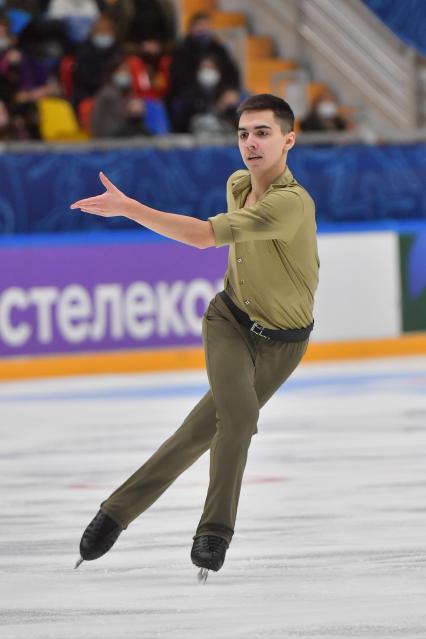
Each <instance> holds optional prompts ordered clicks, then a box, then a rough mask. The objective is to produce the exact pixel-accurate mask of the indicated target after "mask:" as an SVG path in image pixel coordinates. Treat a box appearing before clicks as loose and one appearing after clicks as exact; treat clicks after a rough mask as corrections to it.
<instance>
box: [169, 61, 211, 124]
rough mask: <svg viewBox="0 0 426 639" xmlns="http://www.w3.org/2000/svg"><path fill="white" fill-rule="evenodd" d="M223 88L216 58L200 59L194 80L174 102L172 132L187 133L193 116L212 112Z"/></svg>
mask: <svg viewBox="0 0 426 639" xmlns="http://www.w3.org/2000/svg"><path fill="white" fill-rule="evenodd" d="M223 86H224V81H223V77H222V74H221V71H220V68H219V64H218V62H217V60H216V58H215V57H212V56H205V57H203V58H201V59H200V62H199V65H198V69H197V71H196V75H195V79H194V80H193V81H192V83H191V84H187V85H186V88H185V90H184V91H182V93H181V95H180V97H179V98H178V99H175V101H174V104H173V108H172V111H171V120H172V126H173V130H174V132H176V133H189V132H190V126H191V119H192V118H193V117H194V116H195V115H199V114H205V113H209V112H213V111H214V108H215V103H216V101H217V97H218V95H219V93H220V91H221V89H222V88H223Z"/></svg>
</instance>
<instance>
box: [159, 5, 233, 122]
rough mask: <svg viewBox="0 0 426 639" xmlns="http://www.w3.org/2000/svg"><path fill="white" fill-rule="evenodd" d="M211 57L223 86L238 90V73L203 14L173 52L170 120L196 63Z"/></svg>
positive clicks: (188, 84) (196, 68)
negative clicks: (175, 103) (174, 106)
mask: <svg viewBox="0 0 426 639" xmlns="http://www.w3.org/2000/svg"><path fill="white" fill-rule="evenodd" d="M206 56H211V57H214V58H215V59H216V61H217V66H218V69H219V72H220V77H221V81H222V82H223V84H226V86H230V87H235V88H239V86H240V77H239V71H238V68H237V66H236V65H235V63H234V62H233V60H232V58H231V56H230V55H229V53H228V51H227V50H226V48H225V47H224V46H223V45H222V44H221V43H220V42H219V41H218V39H217V38H216V36H215V34H214V32H213V28H212V24H211V20H210V17H209V15H208V14H207V13H196V14H195V15H194V16H193V17H192V19H191V22H190V28H189V33H188V35H187V36H186V38H185V39H184V40H183V41H182V42H181V43H180V44H178V46H177V47H176V49H175V51H174V52H173V59H172V64H171V69H170V77H171V92H170V97H169V101H168V102H169V108H170V113H171V116H172V112H173V105H174V102H175V101H179V99H180V98H181V96H182V94H183V93H186V89H187V87H188V86H190V85H193V83H194V81H195V79H196V75H197V72H198V68H199V64H200V60H201V59H202V58H205V57H206Z"/></svg>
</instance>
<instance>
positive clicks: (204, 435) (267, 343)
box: [71, 94, 319, 577]
mask: <svg viewBox="0 0 426 639" xmlns="http://www.w3.org/2000/svg"><path fill="white" fill-rule="evenodd" d="M238 112H239V127H238V143H239V149H240V152H241V157H242V159H243V162H244V164H245V165H246V167H247V170H240V171H236V172H235V173H234V174H232V175H231V176H230V178H229V179H228V183H227V203H228V212H227V213H219V214H218V215H216V216H214V217H211V218H209V220H208V221H202V220H198V219H195V218H192V217H189V216H184V215H177V214H174V213H165V212H163V211H157V210H155V209H152V208H150V207H148V206H145V205H144V204H141V203H139V202H137V201H136V200H133V199H131V198H128V197H127V196H126V195H125V194H124V193H122V192H121V191H119V190H118V189H117V188H116V187H115V186H114V185H113V184H112V183H111V182H110V181H109V180H108V179H107V178H106V176H105V175H103V174H102V173H101V174H100V179H101V181H102V183H103V185H104V186H105V188H106V191H105V193H103V194H102V195H99V196H96V197H92V198H87V199H83V200H79V201H78V202H76V203H75V204H73V205H72V206H71V208H79V209H81V210H82V211H85V212H87V213H93V214H96V215H102V216H105V217H110V216H115V215H123V216H125V217H127V218H129V219H131V220H134V221H135V222H138V223H139V224H141V225H143V226H145V227H147V228H149V229H151V230H153V231H156V232H157V233H160V234H162V235H165V236H166V237H170V238H173V239H174V240H177V241H180V242H183V243H185V244H189V245H191V246H195V247H197V248H200V249H206V248H210V247H214V246H223V245H229V262H228V269H227V271H226V274H225V281H224V290H223V291H222V292H221V293H219V294H218V295H216V297H215V298H214V299H213V300H212V301H211V302H210V304H209V307H208V309H207V311H206V313H205V315H204V318H203V345H204V350H205V356H206V365H207V373H208V379H209V384H210V389H209V391H208V392H207V393H206V395H205V396H204V397H203V398H202V399H201V400H200V402H199V403H198V404H197V405H196V406H195V407H194V409H193V410H192V411H191V413H190V414H189V415H188V416H187V418H186V419H185V421H184V422H183V424H182V425H181V426H180V428H178V430H177V431H176V432H175V433H174V434H173V435H172V436H171V437H170V438H169V439H167V440H166V441H165V442H164V443H163V444H162V445H161V446H160V448H159V449H158V450H157V451H156V452H155V453H154V454H153V455H152V456H151V457H150V458H149V459H148V460H147V461H146V462H145V464H144V465H143V466H142V467H141V468H139V470H137V471H136V472H135V473H134V474H133V475H132V476H131V477H130V478H129V479H128V480H127V481H126V482H125V483H124V484H122V485H121V486H120V487H119V488H117V490H115V491H114V492H113V493H112V494H111V495H110V496H109V497H108V499H106V500H105V501H104V502H102V504H101V506H100V510H99V512H98V513H97V515H96V516H95V518H94V519H93V520H92V522H91V523H90V524H89V525H88V527H87V528H86V530H85V532H84V533H83V537H82V539H81V543H80V554H81V559H80V561H79V562H78V564H79V563H81V561H82V560H85V559H86V560H91V559H97V558H98V557H100V556H102V555H103V554H104V553H106V552H107V551H108V550H109V549H110V548H111V546H112V545H113V544H114V543H115V541H116V540H117V538H118V536H119V535H120V533H121V532H122V531H123V530H124V529H125V528H127V526H128V525H129V523H130V522H132V521H133V520H134V519H136V517H138V516H139V515H140V514H141V513H142V512H144V511H145V510H146V509H147V508H149V506H151V504H153V503H154V502H155V501H156V500H157V499H158V498H159V497H160V495H161V494H162V493H163V492H164V491H165V490H166V489H167V488H168V487H169V486H170V485H171V484H172V482H173V481H174V480H175V479H176V478H177V477H178V476H179V475H180V474H181V473H182V472H183V471H184V470H186V469H187V468H188V467H189V466H191V465H192V464H193V463H194V462H195V461H196V460H197V459H198V458H199V457H200V456H201V455H202V454H203V453H204V452H206V451H207V450H210V481H209V486H208V491H207V496H206V501H205V505H204V510H203V513H202V516H201V519H200V521H199V523H198V526H197V529H196V532H195V535H194V537H193V545H192V550H191V559H192V562H193V563H194V564H195V565H196V566H199V567H200V568H201V569H202V571H204V577H205V576H206V574H207V573H206V571H207V570H210V569H211V570H215V571H217V570H219V569H220V568H221V567H222V565H223V562H224V559H225V553H226V550H227V548H228V546H229V544H230V543H231V540H232V536H233V534H234V526H235V520H236V515H237V506H238V499H239V495H240V489H241V482H242V478H243V473H244V468H245V464H246V459H247V452H248V448H249V445H250V441H251V437H252V435H253V434H254V433H256V432H257V421H258V416H259V409H260V408H261V407H262V406H263V405H264V404H265V403H266V402H267V401H268V399H269V398H270V397H271V396H272V395H273V394H274V392H275V391H276V390H277V389H278V388H279V387H280V386H281V385H282V384H283V382H285V380H286V379H287V378H288V377H289V376H290V375H291V373H292V372H293V371H294V370H295V368H296V367H297V365H298V364H299V362H300V361H301V359H302V357H303V355H304V353H305V351H306V349H307V346H308V341H309V335H310V332H311V330H312V327H313V303H314V293H315V290H316V288H317V284H318V269H319V260H318V254H317V243H316V224H315V207H314V203H313V201H312V199H311V197H310V196H309V194H308V193H307V192H306V191H305V189H303V187H301V186H300V185H299V184H298V183H297V182H296V180H295V179H294V178H293V176H292V174H291V172H290V170H289V169H288V167H287V154H288V152H289V151H290V149H291V148H292V147H293V146H294V144H295V133H294V130H293V129H294V115H293V112H292V110H291V108H290V106H289V105H288V104H287V103H286V102H285V101H284V100H282V99H281V98H278V97H276V96H273V95H269V94H261V95H256V96H252V97H250V98H248V99H247V100H246V101H245V102H243V103H242V104H241V106H240V107H239V111H238ZM78 564H77V565H78Z"/></svg>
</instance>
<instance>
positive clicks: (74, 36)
mask: <svg viewBox="0 0 426 639" xmlns="http://www.w3.org/2000/svg"><path fill="white" fill-rule="evenodd" d="M99 16H100V11H99V7H98V4H97V2H96V0H73V2H70V1H69V0H50V2H49V6H48V9H47V12H46V17H47V18H48V19H53V20H62V22H63V24H64V27H65V29H66V33H67V36H68V37H69V39H70V40H71V41H72V42H75V43H80V42H83V41H84V40H85V39H86V38H87V37H88V35H89V32H90V29H91V28H92V26H93V23H94V22H95V21H96V20H97V19H98V18H99Z"/></svg>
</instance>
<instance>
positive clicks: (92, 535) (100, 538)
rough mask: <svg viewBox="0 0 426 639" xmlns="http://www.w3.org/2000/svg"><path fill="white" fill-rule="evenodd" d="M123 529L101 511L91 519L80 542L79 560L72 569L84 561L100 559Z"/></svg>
mask: <svg viewBox="0 0 426 639" xmlns="http://www.w3.org/2000/svg"><path fill="white" fill-rule="evenodd" d="M122 531H123V528H121V526H119V525H118V524H117V523H116V522H115V521H114V520H113V519H111V517H109V516H108V515H106V514H105V513H103V512H102V511H101V510H100V511H99V512H98V513H97V514H96V516H95V518H94V519H92V521H91V522H90V524H89V525H88V526H87V528H86V530H85V531H84V533H83V536H82V538H81V542H80V555H81V556H80V558H79V559H78V561H77V563H76V565H75V566H74V568H78V567H79V565H80V564H81V563H82V562H83V561H84V560H86V561H91V560H92V559H98V558H99V557H102V555H104V554H105V553H106V552H108V550H109V549H110V548H111V547H112V546H113V545H114V544H115V542H116V541H117V539H118V537H119V535H120V534H121V532H122Z"/></svg>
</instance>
